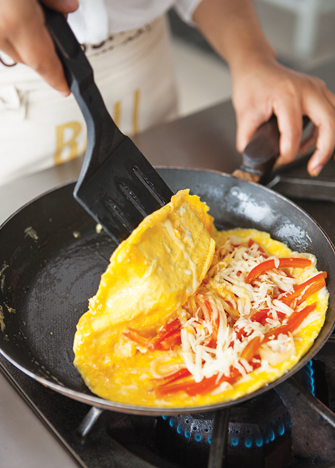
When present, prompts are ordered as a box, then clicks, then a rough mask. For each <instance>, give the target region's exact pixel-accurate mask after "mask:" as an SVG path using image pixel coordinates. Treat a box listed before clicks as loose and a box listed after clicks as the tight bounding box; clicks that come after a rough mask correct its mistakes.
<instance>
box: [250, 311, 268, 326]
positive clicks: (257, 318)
mask: <svg viewBox="0 0 335 468" xmlns="http://www.w3.org/2000/svg"><path fill="white" fill-rule="evenodd" d="M269 312H270V309H261V310H259V311H258V312H255V313H254V314H253V315H252V316H251V317H250V320H251V321H252V322H258V323H260V324H261V325H265V323H266V319H267V317H268V313H269Z"/></svg>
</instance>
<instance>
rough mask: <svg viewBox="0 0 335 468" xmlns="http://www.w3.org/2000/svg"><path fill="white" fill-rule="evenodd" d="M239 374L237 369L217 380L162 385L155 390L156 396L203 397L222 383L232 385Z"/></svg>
mask: <svg viewBox="0 0 335 468" xmlns="http://www.w3.org/2000/svg"><path fill="white" fill-rule="evenodd" d="M240 375H241V374H240V372H239V371H238V370H237V369H235V368H234V369H232V370H231V372H230V375H229V376H228V377H227V376H225V375H222V376H221V377H220V378H218V375H217V374H216V375H213V376H212V377H209V378H208V379H206V378H204V379H202V381H201V382H194V380H193V379H192V380H186V381H184V382H180V383H178V384H173V385H162V386H159V387H157V388H156V389H155V392H156V394H157V396H165V395H169V394H171V393H177V392H186V393H187V394H188V395H190V396H196V395H203V394H205V393H208V392H212V391H213V390H214V389H215V388H217V387H218V386H219V385H220V384H221V383H222V382H229V383H231V384H232V383H234V381H235V380H236V379H237V378H238V377H239V376H240Z"/></svg>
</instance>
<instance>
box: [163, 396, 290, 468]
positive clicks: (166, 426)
mask: <svg viewBox="0 0 335 468" xmlns="http://www.w3.org/2000/svg"><path fill="white" fill-rule="evenodd" d="M213 418H214V413H206V414H192V415H178V416H173V417H167V416H163V417H162V418H158V420H157V427H156V444H157V446H158V447H159V449H160V450H161V451H162V452H164V455H165V456H167V457H169V458H170V460H171V461H174V462H176V461H178V460H179V461H182V466H186V467H203V466H206V462H207V459H208V453H209V449H210V444H211V442H212V432H213ZM171 446H173V447H174V448H175V449H174V451H173V453H171V449H170V447H171ZM279 454H280V456H278V455H279ZM290 456H291V420H290V415H289V412H288V411H287V408H286V407H285V405H284V404H283V403H282V401H281V399H280V398H279V396H278V395H277V393H276V392H275V391H274V390H270V391H268V392H266V393H265V394H263V395H261V396H259V397H256V398H253V399H252V400H249V401H248V402H246V403H244V404H241V405H238V406H233V407H232V409H231V412H230V420H229V429H228V452H227V467H229V468H230V467H235V466H243V467H248V466H252V467H254V468H258V467H267V466H269V467H270V466H271V468H276V467H278V468H279V467H282V466H285V463H286V462H287V461H288V460H289V459H290ZM250 460H252V465H249V464H250Z"/></svg>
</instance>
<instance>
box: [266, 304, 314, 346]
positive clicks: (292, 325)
mask: <svg viewBox="0 0 335 468" xmlns="http://www.w3.org/2000/svg"><path fill="white" fill-rule="evenodd" d="M315 308H316V302H313V304H310V305H308V306H306V307H304V308H303V309H302V310H300V311H299V312H298V311H295V312H293V313H292V314H291V315H290V316H289V318H288V319H287V323H286V324H285V325H281V326H280V327H277V328H275V329H274V330H271V331H269V332H268V333H266V334H265V342H266V341H270V338H272V337H275V338H277V336H279V335H280V334H281V333H282V334H283V335H287V333H289V332H291V333H292V332H293V331H294V330H296V329H297V328H298V327H299V326H300V325H301V324H302V322H303V321H304V320H305V318H306V317H307V316H308V315H309V314H310V313H311V312H312V311H313V310H314V309H315Z"/></svg>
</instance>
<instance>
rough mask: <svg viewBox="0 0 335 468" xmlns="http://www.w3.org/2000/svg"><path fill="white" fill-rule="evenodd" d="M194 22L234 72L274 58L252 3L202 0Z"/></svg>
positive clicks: (236, 0) (195, 13) (248, 1)
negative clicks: (253, 62)
mask: <svg viewBox="0 0 335 468" xmlns="http://www.w3.org/2000/svg"><path fill="white" fill-rule="evenodd" d="M193 20H194V22H195V24H196V25H197V27H198V28H199V30H200V31H201V33H202V34H203V35H204V36H205V37H206V39H207V40H208V41H209V43H210V44H211V45H212V46H213V48H214V49H215V50H216V51H217V52H218V54H219V55H220V56H221V57H222V58H224V59H225V60H226V61H227V63H228V65H229V67H230V69H231V70H232V72H233V73H234V72H235V70H236V71H238V70H239V69H240V68H241V67H244V66H246V65H247V64H248V63H250V62H251V61H258V60H264V59H266V60H274V59H275V55H276V54H275V52H274V50H273V49H272V47H271V46H270V45H269V43H268V42H267V40H266V38H265V36H264V34H263V31H262V28H261V26H260V24H259V21H258V18H257V14H256V11H255V8H254V5H253V2H252V1H251V0H202V1H201V2H200V3H199V5H198V7H197V8H196V9H195V11H194V14H193Z"/></svg>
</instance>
